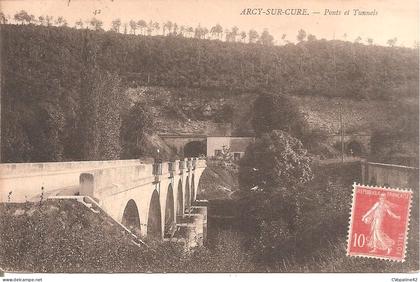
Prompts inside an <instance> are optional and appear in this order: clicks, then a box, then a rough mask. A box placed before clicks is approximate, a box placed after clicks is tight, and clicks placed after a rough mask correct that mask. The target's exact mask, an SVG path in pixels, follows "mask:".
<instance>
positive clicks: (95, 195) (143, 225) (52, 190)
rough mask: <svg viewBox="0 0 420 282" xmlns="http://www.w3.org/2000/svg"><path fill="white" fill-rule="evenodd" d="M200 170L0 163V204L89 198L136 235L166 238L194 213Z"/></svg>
mask: <svg viewBox="0 0 420 282" xmlns="http://www.w3.org/2000/svg"><path fill="white" fill-rule="evenodd" d="M205 168H206V162H205V160H199V159H196V158H194V159H184V160H181V161H174V162H169V163H155V164H153V163H142V162H141V161H140V160H116V161H86V162H64V163H60V162H58V163H22V164H1V165H0V202H25V201H39V199H40V197H41V195H42V197H44V198H47V197H60V196H61V197H66V196H67V197H70V196H74V195H81V196H89V197H91V198H92V199H94V200H95V201H96V202H97V203H98V204H99V205H100V207H101V208H102V209H103V210H104V211H105V212H106V213H107V214H108V215H109V216H111V217H112V218H113V219H114V220H116V221H117V222H119V223H122V224H123V225H124V226H125V227H127V228H129V229H131V230H132V231H133V232H135V233H137V234H138V235H142V236H153V237H157V238H164V237H166V238H168V237H171V236H173V234H174V232H176V227H177V226H179V225H180V224H183V223H185V221H188V220H190V221H191V220H192V219H188V218H187V217H188V216H189V215H190V214H191V213H193V212H194V209H195V210H197V209H198V210H199V207H193V205H194V202H195V199H196V195H197V188H198V184H199V181H200V177H201V175H202V173H203V171H204V169H205ZM204 216H205V213H204V215H203V217H204Z"/></svg>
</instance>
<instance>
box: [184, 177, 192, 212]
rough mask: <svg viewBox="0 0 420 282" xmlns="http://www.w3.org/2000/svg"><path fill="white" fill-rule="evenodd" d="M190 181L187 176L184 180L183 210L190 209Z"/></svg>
mask: <svg viewBox="0 0 420 282" xmlns="http://www.w3.org/2000/svg"><path fill="white" fill-rule="evenodd" d="M190 193H191V192H190V182H189V179H188V176H187V180H186V182H185V210H186V211H189V210H190V195H191V194H190Z"/></svg>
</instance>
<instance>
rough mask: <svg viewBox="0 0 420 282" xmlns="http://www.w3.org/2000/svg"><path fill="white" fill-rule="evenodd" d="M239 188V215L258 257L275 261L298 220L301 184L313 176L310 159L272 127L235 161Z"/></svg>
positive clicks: (298, 145) (299, 145) (296, 142)
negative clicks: (241, 198) (241, 202)
mask: <svg viewBox="0 0 420 282" xmlns="http://www.w3.org/2000/svg"><path fill="white" fill-rule="evenodd" d="M239 165H240V166H239V187H240V189H241V191H242V193H243V194H244V195H247V196H245V197H244V199H245V204H243V207H244V208H243V210H242V212H241V215H242V217H243V219H244V220H246V222H247V223H248V224H247V226H250V228H249V227H247V230H246V231H247V233H248V234H252V235H253V236H254V240H252V242H251V247H253V248H254V251H255V254H256V256H257V258H258V259H262V260H264V261H271V262H272V261H275V260H276V259H275V257H274V255H276V254H277V255H278V253H279V251H280V250H282V251H283V252H285V251H287V248H290V247H292V248H293V246H290V242H291V240H290V238H291V237H293V236H294V235H296V234H295V233H294V232H295V231H296V230H297V227H298V226H299V224H300V223H301V219H302V215H301V207H302V202H303V199H304V198H305V197H304V196H305V186H304V184H305V183H307V182H308V181H310V180H311V179H312V178H313V173H312V170H311V159H310V157H309V156H308V154H307V152H306V150H305V149H304V148H303V146H302V143H301V142H300V141H299V140H298V139H296V138H294V137H292V136H291V135H290V134H288V133H287V132H284V131H281V130H274V131H272V132H270V133H267V134H264V135H263V136H261V138H259V139H257V140H256V141H255V143H253V144H250V145H249V146H248V148H247V150H246V152H245V156H244V157H243V158H242V159H241V161H240V164H239Z"/></svg>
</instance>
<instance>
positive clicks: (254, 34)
mask: <svg viewBox="0 0 420 282" xmlns="http://www.w3.org/2000/svg"><path fill="white" fill-rule="evenodd" d="M257 40H258V32H256V31H255V30H253V29H251V30H250V31H249V32H248V41H249V43H255V42H257Z"/></svg>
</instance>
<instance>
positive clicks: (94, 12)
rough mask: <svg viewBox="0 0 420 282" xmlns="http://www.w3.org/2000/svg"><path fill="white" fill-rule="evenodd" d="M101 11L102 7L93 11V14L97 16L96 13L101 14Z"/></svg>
mask: <svg viewBox="0 0 420 282" xmlns="http://www.w3.org/2000/svg"><path fill="white" fill-rule="evenodd" d="M100 13H101V9H99V10H95V11H93V14H94V15H95V16H96V15H99V14H100Z"/></svg>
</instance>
